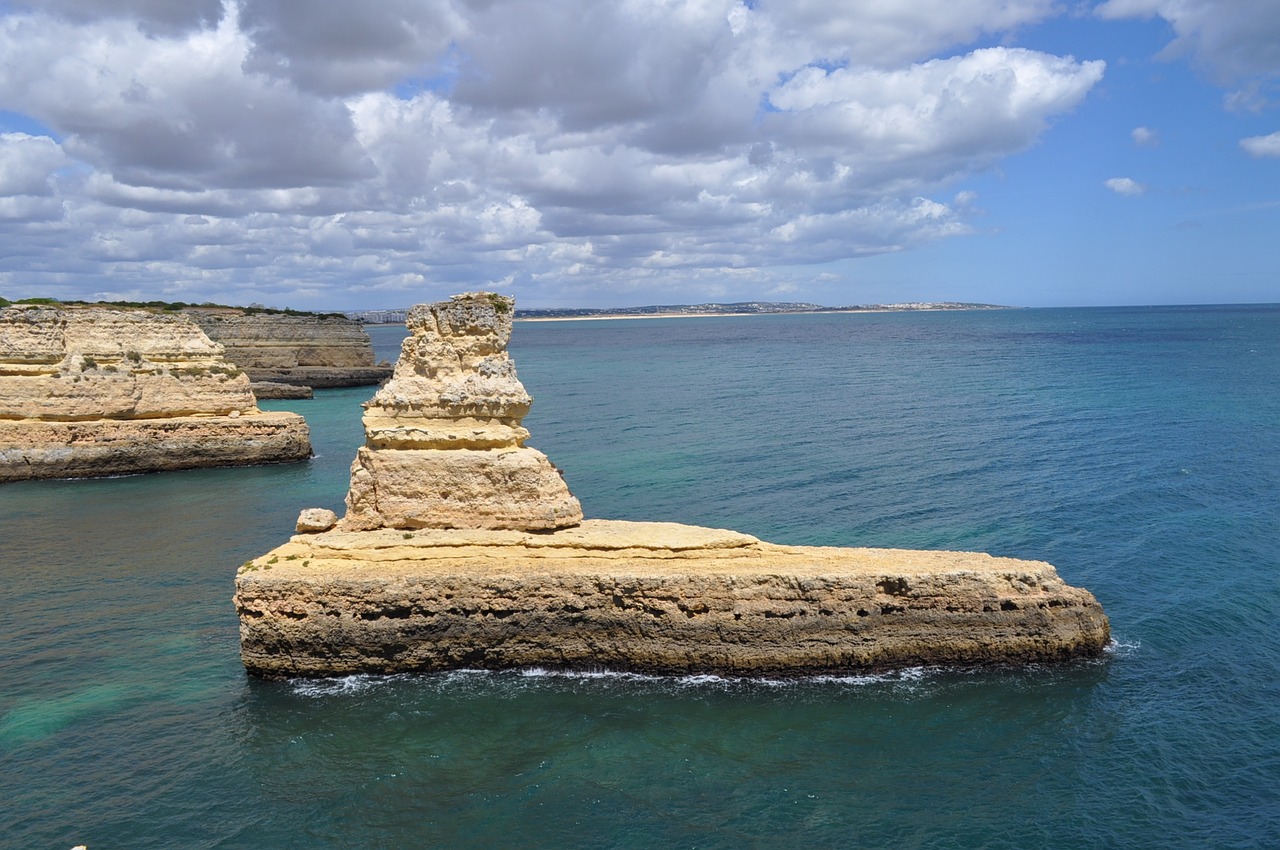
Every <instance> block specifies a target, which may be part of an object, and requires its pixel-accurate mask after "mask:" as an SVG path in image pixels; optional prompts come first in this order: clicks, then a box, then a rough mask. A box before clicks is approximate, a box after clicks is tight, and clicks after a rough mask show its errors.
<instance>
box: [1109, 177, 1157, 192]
mask: <svg viewBox="0 0 1280 850" xmlns="http://www.w3.org/2000/svg"><path fill="white" fill-rule="evenodd" d="M1102 185H1104V186H1106V187H1107V188H1108V189H1110V190H1111V191H1113V192H1115V193H1116V194H1117V195H1129V196H1130V197H1135V196H1137V195H1142V194H1144V193H1146V191H1147V187H1146V186H1144V185H1142V184H1141V183H1139V182H1138V181H1137V180H1133V179H1131V178H1129V177H1112V178H1110V179H1108V180H1104V181H1102Z"/></svg>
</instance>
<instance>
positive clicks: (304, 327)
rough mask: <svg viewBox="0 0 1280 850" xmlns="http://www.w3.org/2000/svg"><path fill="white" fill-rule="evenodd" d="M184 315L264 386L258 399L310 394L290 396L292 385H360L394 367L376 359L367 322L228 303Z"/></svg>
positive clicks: (379, 378)
mask: <svg viewBox="0 0 1280 850" xmlns="http://www.w3.org/2000/svg"><path fill="white" fill-rule="evenodd" d="M186 313H187V315H189V316H191V318H192V319H194V320H195V322H196V324H198V325H200V328H201V329H202V330H203V331H204V332H205V333H206V334H208V335H209V338H210V339H212V340H213V341H214V342H217V343H221V344H222V346H223V347H224V348H225V349H226V358H227V359H228V360H230V361H231V362H232V363H234V364H235V365H237V366H239V367H240V368H241V369H243V370H244V371H245V372H247V373H248V375H249V379H250V380H252V381H253V382H254V383H255V384H259V385H264V386H263V389H262V391H261V392H259V393H258V398H310V395H305V396H304V395H298V394H296V393H293V394H290V392H289V387H291V386H302V387H316V388H321V389H328V388H332V387H361V386H368V385H371V384H378V383H381V382H382V381H385V380H386V379H387V377H388V376H389V375H390V374H391V367H390V366H385V365H384V366H379V365H377V364H376V363H374V353H373V342H372V341H371V340H370V339H369V334H368V333H367V332H366V331H365V329H364V326H363V325H361V324H360V323H359V322H356V321H352V320H351V319H348V318H345V317H343V316H337V315H292V314H282V313H268V312H255V311H248V310H242V309H236V308H227V307H188V308H187V309H186ZM273 384H274V385H275V386H272V385H273ZM255 392H257V391H256V390H255Z"/></svg>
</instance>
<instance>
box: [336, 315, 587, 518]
mask: <svg viewBox="0 0 1280 850" xmlns="http://www.w3.org/2000/svg"><path fill="white" fill-rule="evenodd" d="M514 305H515V302H514V301H513V300H512V299H510V298H505V297H503V296H501V295H493V294H489V293H468V294H465V295H459V296H455V297H454V298H453V299H452V300H450V301H445V302H442V303H439V304H426V305H419V306H417V307H414V308H413V309H412V310H410V311H409V318H408V322H407V324H408V326H409V336H408V337H407V338H406V339H405V341H404V343H403V346H402V348H401V352H400V359H399V362H397V363H396V367H395V374H394V375H393V376H392V378H391V380H390V381H388V382H387V384H386V385H385V386H383V387H382V388H381V389H379V390H378V392H377V394H376V395H374V397H373V399H372V400H371V401H369V402H367V403H366V404H365V413H364V430H365V445H364V446H363V447H362V448H361V449H360V450H359V451H358V452H357V453H356V459H355V462H354V463H353V464H352V466H351V489H350V490H349V492H348V493H347V515H346V517H344V518H343V521H342V527H343V528H344V529H345V530H348V531H356V530H371V529H376V528H407V529H412V528H501V529H524V530H547V529H554V528H564V527H566V526H571V525H576V524H577V523H579V522H580V521H581V520H582V508H581V506H580V505H579V504H578V500H577V499H575V498H574V497H573V496H572V494H570V493H569V488H568V487H567V486H566V485H565V483H564V478H563V477H562V476H561V475H560V473H559V472H558V471H557V470H556V468H555V467H554V466H552V465H551V462H550V461H548V460H547V457H546V455H544V454H543V453H542V452H540V451H538V450H537V449H533V448H530V447H528V446H526V445H525V444H524V443H525V440H526V439H528V437H529V432H528V431H527V430H525V428H524V427H523V426H522V425H521V424H520V422H521V420H522V419H523V418H524V416H525V414H526V413H528V412H529V405H530V404H531V403H532V399H531V398H529V394H528V393H527V392H525V389H524V386H523V385H522V384H521V383H520V381H519V379H518V378H517V377H516V368H515V364H514V363H513V362H512V361H511V358H510V356H508V354H507V342H508V340H510V338H511V318H512V315H513V314H514V312H515V306H514Z"/></svg>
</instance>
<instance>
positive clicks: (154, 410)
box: [0, 305, 311, 481]
mask: <svg viewBox="0 0 1280 850" xmlns="http://www.w3.org/2000/svg"><path fill="white" fill-rule="evenodd" d="M310 454H311V443H310V437H309V433H308V431H307V426H306V423H305V422H304V421H303V419H302V417H301V416H298V415H297V414H293V413H264V412H262V411H260V410H259V409H258V406H257V401H256V399H255V398H254V395H253V393H252V392H251V390H250V388H249V379H248V377H247V376H246V375H245V374H244V373H243V372H242V371H241V370H240V369H238V368H237V367H236V366H234V365H233V364H231V363H228V362H227V361H226V359H225V358H224V357H223V351H222V346H220V345H218V344H217V343H215V342H213V341H211V340H210V339H209V338H208V336H206V335H205V334H204V332H203V331H201V330H200V328H199V327H198V326H196V325H195V323H193V322H192V321H190V320H189V319H188V318H187V317H186V316H183V315H180V314H166V313H153V312H149V311H143V310H117V309H109V308H102V307H62V306H51V305H50V306H46V305H39V306H25V305H17V306H10V307H6V308H4V309H0V481H14V480H20V479H26V478H63V477H89V476H98V475H121V474H126V473H131V472H153V471H160V470H166V469H188V468H193V467H201V466H237V465H245V464H258V463H279V462H286V461H296V460H304V459H306V458H307V457H309V456H310Z"/></svg>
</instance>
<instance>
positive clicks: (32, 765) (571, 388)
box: [0, 307, 1280, 848]
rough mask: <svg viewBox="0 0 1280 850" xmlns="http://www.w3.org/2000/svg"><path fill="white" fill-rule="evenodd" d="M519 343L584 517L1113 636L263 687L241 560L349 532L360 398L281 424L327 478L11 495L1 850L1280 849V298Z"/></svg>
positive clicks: (684, 328) (239, 479)
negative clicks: (984, 597) (1007, 581)
mask: <svg viewBox="0 0 1280 850" xmlns="http://www.w3.org/2000/svg"><path fill="white" fill-rule="evenodd" d="M372 330H373V331H374V332H375V334H376V337H377V338H376V339H375V345H376V346H378V347H379V350H381V351H388V352H392V355H393V354H394V350H395V349H396V348H397V346H398V341H399V339H400V338H401V337H402V336H403V330H402V329H396V328H391V329H388V330H383V329H372ZM512 350H513V353H514V354H515V357H516V360H517V363H518V367H519V372H520V376H521V379H522V380H523V382H524V383H525V384H526V386H527V387H528V388H529V390H530V391H531V393H532V394H533V395H534V396H535V398H536V401H535V404H534V406H533V410H532V412H531V414H530V416H529V417H528V418H527V419H526V421H525V424H526V425H527V426H528V427H529V428H530V430H531V431H532V435H533V436H532V438H531V440H530V443H531V444H532V445H534V446H536V447H538V448H540V449H542V450H544V451H545V452H547V454H548V455H549V456H550V457H551V459H552V460H553V461H554V462H556V463H557V464H558V465H559V466H561V467H562V468H564V469H565V470H566V475H567V478H568V480H569V482H570V484H571V486H572V488H573V490H574V492H575V493H576V494H577V495H578V496H579V497H580V498H581V499H582V501H583V504H584V507H585V508H586V509H587V512H588V514H589V515H594V516H611V517H617V518H623V519H642V520H643V519H651V520H659V519H666V520H673V521H680V522H691V523H698V524H703V525H711V526H719V527H730V528H737V529H740V530H743V531H747V532H750V533H753V534H757V535H759V536H761V537H764V538H766V539H773V540H778V541H779V542H786V543H803V544H821V545H872V546H910V547H925V548H949V549H969V550H977V551H988V552H993V553H995V554H1000V555H1009V556H1014V557H1024V558H1038V559H1043V560H1047V561H1049V562H1051V563H1053V564H1055V565H1056V566H1057V567H1058V569H1059V571H1060V572H1061V574H1062V575H1063V577H1064V578H1066V579H1067V580H1068V581H1070V582H1072V583H1073V584H1078V585H1083V586H1085V587H1088V588H1089V589H1091V590H1092V591H1094V592H1095V593H1096V594H1097V596H1098V598H1099V599H1100V600H1101V601H1102V602H1103V604H1104V606H1105V607H1106V609H1107V611H1108V613H1109V614H1110V616H1111V619H1112V626H1113V632H1114V635H1115V637H1116V639H1117V646H1116V648H1115V650H1114V651H1113V653H1111V654H1109V655H1108V657H1107V659H1106V660H1105V661H1103V662H1096V663H1091V664H1082V665H1067V666H1066V667H1043V668H1031V669H1025V670H998V671H984V672H974V673H959V672H949V671H913V672H910V673H906V674H897V675H896V676H892V677H883V678H874V677H873V678H860V677H855V678H851V679H848V680H803V681H798V682H753V681H747V682H743V681H734V680H716V679H646V678H643V677H627V676H616V675H599V676H574V677H569V676H560V675H549V674H542V675H523V674H520V673H506V674H458V675H452V676H439V677H413V676H407V677H393V678H390V679H385V680H384V679H368V678H364V679H361V678H356V679H350V680H342V681H333V682H318V683H306V684H278V683H266V682H258V681H251V680H249V679H247V678H246V677H245V676H244V674H243V671H242V669H241V667H240V664H239V660H238V657H237V651H238V642H237V623H236V618H235V613H234V610H233V609H232V607H231V604H230V596H231V583H232V576H233V575H234V571H235V568H236V566H237V565H238V564H240V563H242V562H243V561H244V560H246V559H248V558H250V557H253V556H256V555H258V554H261V553H263V552H265V551H267V550H268V549H270V548H272V547H274V546H276V545H278V544H279V543H280V542H283V540H284V539H285V538H286V537H287V536H288V534H289V532H290V531H291V529H292V525H293V521H294V519H295V518H296V516H297V511H298V510H300V509H301V508H303V507H312V506H315V507H330V508H333V509H335V510H339V511H340V510H341V508H342V498H343V495H344V493H345V489H346V486H347V476H348V468H349V465H350V461H351V458H352V456H353V454H354V451H355V447H356V446H358V445H359V443H360V441H361V437H362V434H361V426H360V422H359V416H360V412H361V409H360V403H361V402H362V401H364V400H365V399H367V398H368V397H369V396H370V395H371V394H372V392H373V388H371V387H369V388H356V389H355V390H334V391H325V392H322V393H318V394H317V397H316V399H314V400H311V401H298V402H293V401H289V402H271V403H264V405H263V406H264V407H268V406H269V407H271V408H272V409H291V410H297V411H298V412H300V413H303V414H304V415H305V416H306V417H307V418H308V421H309V422H310V423H311V427H312V433H313V441H314V443H315V445H316V452H317V456H316V457H315V458H313V459H312V460H311V461H309V462H307V463H303V464H295V465H290V466H282V467H258V468H248V469H234V470H203V471H193V472H185V473H171V474H164V475H155V476H138V477H132V478H121V479H111V480H106V481H92V482H32V483H27V484H19V485H6V486H4V487H0V586H3V587H4V591H5V595H4V597H3V604H0V636H2V637H3V641H0V674H2V675H3V677H4V681H5V688H3V689H0V777H3V779H2V780H0V782H3V787H2V788H0V791H3V793H4V794H5V799H6V809H5V811H6V814H8V815H9V819H8V820H9V821H11V822H12V826H11V827H10V828H9V829H8V830H7V831H4V832H0V846H6V847H7V846H13V847H23V848H25V847H37V846H39V847H45V846H54V847H56V846H65V847H70V846H74V845H75V844H77V843H86V844H88V845H89V846H90V847H95V846H98V847H111V846H119V847H131V848H146V847H173V846H183V847H239V846H257V847H266V848H272V847H281V848H284V847H296V846H300V845H303V844H307V845H315V846H320V847H350V846H360V847H391V846H423V845H425V846H432V845H436V846H458V847H480V846H493V845H495V844H497V845H504V846H505V845H508V844H519V845H521V846H529V847H543V846H556V847H561V846H592V847H595V846H600V847H618V848H630V847H652V846H667V845H673V846H686V845H687V846H699V847H741V846H748V847H750V846H760V847H766V846H768V847H772V846H812V847H886V846H895V847H896V846H905V847H930V848H934V847H944V848H952V847H954V848H1002V847H1009V848H1013V847H1019V848H1021V847H1044V848H1077V847H1134V848H1165V847H1173V848H1182V847H1185V848H1201V847H1228V848H1230V847H1241V848H1244V847H1266V846H1280V792H1278V791H1277V788H1280V784H1278V783H1276V781H1275V777H1276V776H1277V775H1280V708H1277V706H1280V684H1278V683H1280V676H1277V675H1276V671H1277V666H1276V665H1277V658H1280V636H1278V635H1277V633H1276V630H1275V627H1274V624H1275V623H1276V622H1277V615H1278V614H1280V580H1278V579H1280V542H1278V538H1277V535H1276V533H1275V531H1276V529H1277V528H1280V394H1278V393H1277V391H1276V389H1277V385H1276V383H1275V376H1276V375H1277V374H1280V311H1278V310H1277V308H1275V307H1263V308H1212V309H1182V308H1173V309H1119V310H1113V309H1107V310H1020V311H998V312H991V313H987V312H981V313H979V312H974V313H933V314H893V315H885V314H846V315H816V316H793V317H788V316H781V317H775V316H766V317H758V318H731V319H730V318H725V319H707V320H701V319H699V320H683V319H682V320H646V321H630V322H565V323H517V325H516V327H515V331H514V336H513V341H512ZM392 355H387V354H383V355H380V356H392Z"/></svg>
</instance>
